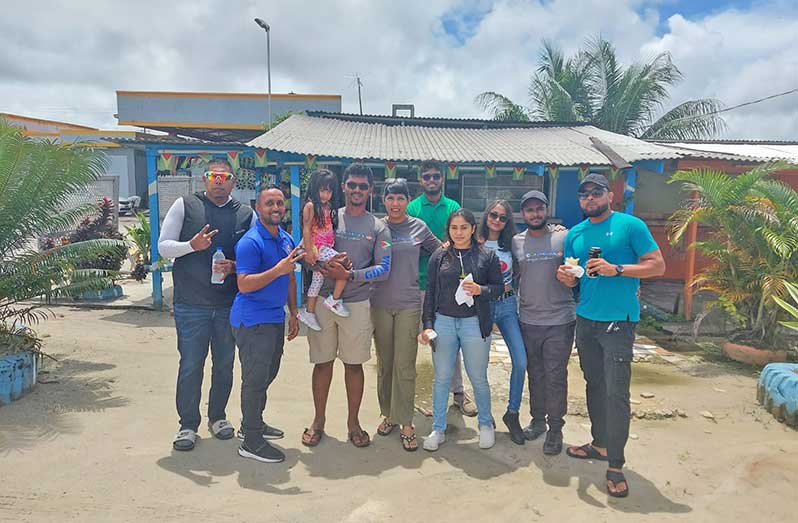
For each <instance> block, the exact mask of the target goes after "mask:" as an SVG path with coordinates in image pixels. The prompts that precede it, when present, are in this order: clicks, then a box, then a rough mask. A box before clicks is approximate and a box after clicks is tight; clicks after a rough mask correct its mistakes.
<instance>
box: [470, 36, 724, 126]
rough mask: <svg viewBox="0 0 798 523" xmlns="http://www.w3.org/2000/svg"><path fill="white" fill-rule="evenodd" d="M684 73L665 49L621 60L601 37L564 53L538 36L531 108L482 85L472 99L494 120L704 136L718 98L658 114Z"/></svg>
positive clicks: (714, 121)
mask: <svg viewBox="0 0 798 523" xmlns="http://www.w3.org/2000/svg"><path fill="white" fill-rule="evenodd" d="M682 78H683V76H682V73H681V71H679V68H678V67H676V65H674V63H673V62H672V61H671V57H670V54H668V53H660V54H658V55H657V56H655V57H654V58H653V59H651V60H649V61H645V62H638V63H633V64H631V65H629V66H628V67H624V66H622V65H621V64H620V63H619V61H618V58H617V56H616V51H615V47H614V46H613V45H612V44H611V43H610V42H608V41H606V40H604V39H603V38H601V37H597V38H594V39H592V40H588V41H587V42H586V43H585V46H584V48H583V49H582V50H580V51H577V53H576V54H574V55H573V56H571V57H569V58H566V57H565V55H564V54H563V51H562V50H561V49H559V48H558V47H556V46H555V45H554V44H552V43H551V42H550V41H547V40H544V41H543V50H542V52H541V54H540V63H539V65H538V69H537V71H536V72H535V73H534V74H533V75H532V77H531V79H530V83H529V97H530V102H531V107H530V108H528V109H527V108H525V107H523V106H522V105H520V104H517V103H515V102H513V101H512V100H510V99H509V98H507V97H506V96H504V95H501V94H499V93H495V92H492V91H487V92H484V93H482V94H480V95H479V96H477V97H476V99H475V103H476V104H477V105H478V106H479V107H481V108H482V109H484V110H487V111H489V112H490V113H491V114H492V117H493V118H494V119H496V120H510V121H530V120H547V121H561V122H590V123H592V124H593V125H595V126H597V127H599V128H601V129H604V130H607V131H612V132H615V133H620V134H625V135H629V136H635V137H638V138H648V139H675V140H684V139H698V138H709V137H712V136H714V135H716V134H717V133H718V132H719V131H720V130H722V129H723V127H724V123H723V119H722V118H721V117H720V116H719V115H718V114H717V112H718V111H719V110H720V109H721V107H722V105H721V103H720V102H719V101H718V100H714V99H709V98H704V99H699V100H689V101H686V102H684V103H681V104H679V105H677V106H676V107H674V108H672V109H671V110H669V111H667V112H666V113H665V114H663V115H662V116H660V117H659V118H657V115H658V114H660V112H661V111H662V110H663V108H664V106H665V103H666V102H667V100H668V98H669V90H670V88H671V87H673V86H674V85H675V84H676V83H678V82H679V81H681V80H682Z"/></svg>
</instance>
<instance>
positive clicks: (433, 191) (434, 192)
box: [424, 187, 441, 196]
mask: <svg viewBox="0 0 798 523" xmlns="http://www.w3.org/2000/svg"><path fill="white" fill-rule="evenodd" d="M440 193H441V189H440V187H439V188H437V189H434V190H431V191H430V190H427V189H424V194H429V195H430V196H438V195H439V194H440Z"/></svg>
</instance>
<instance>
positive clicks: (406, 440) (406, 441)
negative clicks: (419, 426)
mask: <svg viewBox="0 0 798 523" xmlns="http://www.w3.org/2000/svg"><path fill="white" fill-rule="evenodd" d="M399 439H400V440H401V441H402V448H403V449H405V450H406V451H408V452H415V451H417V450H418V444H416V446H415V447H411V446H410V444H411V443H412V442H414V441H416V435H415V433H413V434H411V435H409V436H408V435H406V434H403V433H401V432H400V433H399Z"/></svg>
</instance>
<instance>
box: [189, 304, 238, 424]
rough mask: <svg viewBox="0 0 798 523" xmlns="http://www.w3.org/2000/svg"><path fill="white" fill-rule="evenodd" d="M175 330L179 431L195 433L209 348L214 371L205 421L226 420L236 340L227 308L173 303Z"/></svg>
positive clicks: (198, 420) (231, 385)
mask: <svg viewBox="0 0 798 523" xmlns="http://www.w3.org/2000/svg"><path fill="white" fill-rule="evenodd" d="M174 313H175V327H176V328H177V351H178V352H179V353H180V366H179V367H178V371H177V394H176V396H177V398H176V403H177V414H178V415H179V416H180V430H193V431H195V432H196V431H197V429H198V428H199V424H200V419H201V418H200V399H201V396H202V377H203V371H204V370H205V359H206V358H207V357H208V347H209V346H210V350H211V360H212V361H213V368H212V372H211V392H210V397H209V398H208V421H209V422H211V423H213V422H215V421H218V420H222V419H227V416H226V414H225V412H224V410H225V407H227V400H228V399H229V398H230V390H231V389H232V388H233V361H234V359H235V338H233V331H232V329H231V327H230V307H201V306H197V305H186V304H183V303H175V305H174Z"/></svg>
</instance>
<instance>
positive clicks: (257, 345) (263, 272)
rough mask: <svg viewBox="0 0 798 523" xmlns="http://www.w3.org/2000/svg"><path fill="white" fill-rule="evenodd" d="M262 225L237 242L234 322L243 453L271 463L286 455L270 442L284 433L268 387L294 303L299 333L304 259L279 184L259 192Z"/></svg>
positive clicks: (293, 326)
mask: <svg viewBox="0 0 798 523" xmlns="http://www.w3.org/2000/svg"><path fill="white" fill-rule="evenodd" d="M255 210H256V211H257V213H258V223H257V224H256V226H255V227H253V228H252V229H250V230H249V231H248V232H247V233H246V234H245V235H244V237H243V238H241V240H240V241H239V242H238V244H237V245H236V274H237V277H238V294H236V297H235V300H234V301H233V308H232V309H231V311H230V324H231V325H232V327H233V335H234V336H235V339H236V345H238V357H239V359H240V360H241V414H242V417H243V420H242V422H241V431H240V432H239V437H241V436H243V440H244V442H243V443H242V444H241V446H240V447H239V449H238V455H239V456H242V457H245V458H251V459H255V460H258V461H262V462H265V463H278V462H280V461H283V460H284V459H285V455H284V454H283V453H282V451H280V450H279V449H277V448H275V447H273V446H271V445H270V444H269V442H268V441H267V440H269V439H279V438H282V437H283V432H282V431H281V430H279V429H276V428H274V427H269V426H268V425H266V424H265V423H264V422H263V410H264V409H265V408H266V391H267V390H268V388H269V385H271V383H272V381H274V378H275V377H276V376H277V372H278V371H279V370H280V359H281V358H282V356H283V344H284V342H285V310H284V309H283V307H284V306H285V304H286V303H288V310H289V312H290V317H289V320H288V339H289V340H292V339H294V338H295V337H296V335H297V333H298V332H299V324H298V323H297V319H296V313H297V307H296V280H295V279H294V264H295V263H296V262H297V261H298V260H300V259H302V258H303V257H304V252H301V251H300V249H299V248H298V247H294V242H293V240H292V239H291V236H290V235H289V234H288V233H287V232H285V231H284V230H282V229H281V228H280V222H282V221H283V217H285V199H284V196H283V192H282V191H281V190H280V188H279V187H276V186H268V187H265V188H263V189H261V191H260V192H259V193H258V200H257V203H256V204H255Z"/></svg>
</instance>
